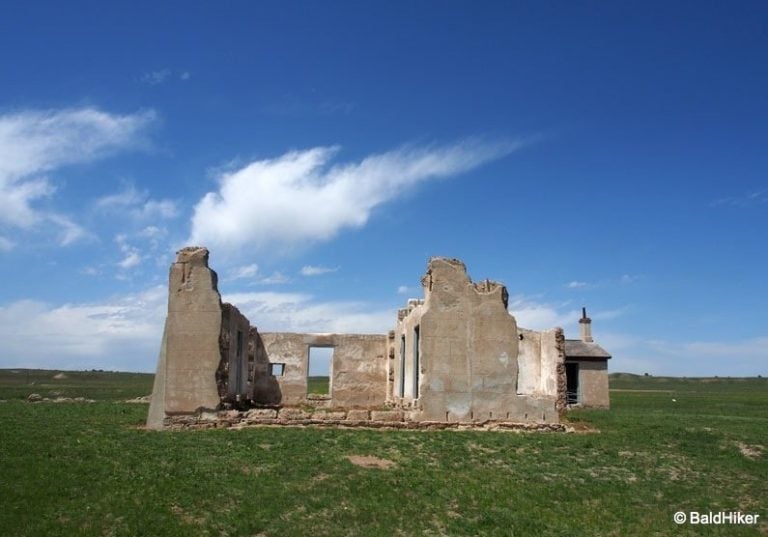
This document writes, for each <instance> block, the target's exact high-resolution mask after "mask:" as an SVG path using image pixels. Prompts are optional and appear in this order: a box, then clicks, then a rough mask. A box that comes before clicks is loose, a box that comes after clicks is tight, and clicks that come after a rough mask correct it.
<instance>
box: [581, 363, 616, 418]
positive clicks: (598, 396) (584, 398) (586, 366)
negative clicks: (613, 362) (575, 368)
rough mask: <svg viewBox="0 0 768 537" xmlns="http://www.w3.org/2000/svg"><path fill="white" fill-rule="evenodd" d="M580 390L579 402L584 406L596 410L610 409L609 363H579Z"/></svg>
mask: <svg viewBox="0 0 768 537" xmlns="http://www.w3.org/2000/svg"><path fill="white" fill-rule="evenodd" d="M579 390H580V391H581V400H580V401H579V402H580V403H581V404H582V405H584V406H589V407H596V408H608V407H610V404H611V402H610V395H609V391H608V363H607V361H605V360H594V361H593V360H580V361H579Z"/></svg>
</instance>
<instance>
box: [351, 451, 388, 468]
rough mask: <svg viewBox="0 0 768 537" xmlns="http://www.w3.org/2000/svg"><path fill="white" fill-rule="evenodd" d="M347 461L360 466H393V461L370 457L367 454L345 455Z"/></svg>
mask: <svg viewBox="0 0 768 537" xmlns="http://www.w3.org/2000/svg"><path fill="white" fill-rule="evenodd" d="M346 458H347V459H348V460H349V462H351V463H352V464H354V465H356V466H362V467H363V468H382V469H384V470H386V469H387V468H389V467H391V466H394V464H395V463H394V462H393V461H390V460H387V459H380V458H378V457H372V456H369V455H347V457H346Z"/></svg>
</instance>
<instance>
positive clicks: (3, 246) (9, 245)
mask: <svg viewBox="0 0 768 537" xmlns="http://www.w3.org/2000/svg"><path fill="white" fill-rule="evenodd" d="M15 247H16V243H15V242H13V241H12V240H10V239H6V238H5V237H3V236H2V235H0V252H10V251H11V250H13V249H14V248H15Z"/></svg>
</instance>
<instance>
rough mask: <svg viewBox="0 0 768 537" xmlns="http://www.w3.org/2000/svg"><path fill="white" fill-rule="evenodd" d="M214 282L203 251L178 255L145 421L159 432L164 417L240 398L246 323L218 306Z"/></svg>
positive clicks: (191, 250) (234, 311)
mask: <svg viewBox="0 0 768 537" xmlns="http://www.w3.org/2000/svg"><path fill="white" fill-rule="evenodd" d="M217 283H218V278H217V276H216V273H215V272H214V271H212V270H211V269H210V268H208V250H207V249H205V248H200V247H187V248H183V249H182V250H179V252H177V257H176V261H175V262H174V263H173V264H172V265H171V269H170V274H169V279H168V315H167V317H166V320H165V329H164V331H163V340H162V343H161V345H160V353H159V357H158V365H157V373H156V375H155V384H154V387H153V390H152V401H151V403H150V409H149V416H148V418H147V426H148V427H150V428H162V426H163V421H164V419H165V418H166V417H167V416H172V415H176V414H193V413H195V412H198V411H200V410H203V409H205V410H214V409H217V408H219V407H220V405H221V404H222V402H223V401H225V400H228V399H231V398H233V397H236V396H237V394H238V393H244V387H245V386H246V384H247V379H246V381H245V382H243V380H242V377H238V376H237V374H238V373H237V372H238V369H239V370H240V371H242V367H243V366H242V362H244V361H247V356H245V354H244V352H243V351H242V350H241V349H242V348H243V347H244V346H245V345H246V344H247V340H244V339H243V337H247V335H248V333H249V327H248V321H247V319H245V317H243V316H242V315H241V314H240V312H239V311H237V308H234V307H232V306H230V305H229V304H226V305H223V304H222V302H221V296H220V295H219V291H218V288H217ZM238 334H245V336H238ZM238 337H240V339H241V343H242V344H243V345H242V346H241V347H240V348H238ZM239 349H240V352H238V351H239ZM238 363H240V364H241V365H238ZM245 367H246V368H247V366H245Z"/></svg>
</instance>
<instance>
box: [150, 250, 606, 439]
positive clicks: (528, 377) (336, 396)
mask: <svg viewBox="0 0 768 537" xmlns="http://www.w3.org/2000/svg"><path fill="white" fill-rule="evenodd" d="M421 284H422V287H423V289H424V298H423V299H419V300H409V301H408V305H407V307H406V308H404V309H401V310H400V311H399V312H398V314H397V319H395V326H394V330H391V331H390V332H389V333H388V334H300V333H287V332H259V331H258V330H257V329H256V327H254V326H251V324H250V322H249V320H248V319H247V318H246V317H245V316H244V315H242V314H241V313H240V311H239V310H238V309H237V308H236V307H235V306H233V305H231V304H227V303H222V302H221V296H220V295H219V292H218V289H217V277H216V273H215V272H214V271H213V270H211V269H210V268H209V267H208V250H207V249H205V248H197V247H188V248H184V249H182V250H181V251H179V252H178V256H177V259H176V262H175V263H173V265H171V270H170V278H169V296H168V316H167V318H166V322H165V329H164V332H163V340H162V344H161V348H160V355H159V359H158V366H157V375H156V377H155V385H154V389H153V392H152V402H151V405H150V410H149V416H148V419H147V425H148V426H149V427H151V428H163V427H167V426H174V425H177V424H179V423H187V424H188V423H193V424H197V423H202V422H214V421H216V420H217V419H220V418H221V416H222V415H224V416H228V417H229V418H230V419H243V420H245V421H247V422H249V423H250V422H256V423H258V422H263V423H290V422H301V423H324V422H335V423H342V424H359V425H366V424H369V425H373V424H376V423H382V422H386V423H388V424H389V425H392V426H394V425H396V424H397V425H398V426H402V427H406V426H407V427H411V426H414V427H418V426H420V425H425V426H428V425H430V424H431V425H434V424H462V426H463V425H466V426H471V425H473V424H486V425H487V424H534V425H535V424H539V425H541V424H544V425H552V424H557V423H559V414H560V412H561V411H563V410H564V409H565V408H566V407H567V406H568V405H573V404H580V405H584V406H600V407H607V406H608V404H609V400H608V376H607V360H608V359H609V358H610V355H608V353H607V352H605V350H603V349H602V348H601V347H600V346H599V345H597V344H596V343H594V341H593V340H592V336H591V326H590V323H591V321H590V319H589V318H587V316H586V311H584V312H583V317H582V319H581V321H580V325H581V329H582V334H581V336H582V337H581V339H580V340H566V339H565V338H564V336H563V331H562V329H560V328H553V329H551V330H545V331H541V332H538V331H533V330H526V329H524V328H520V327H518V326H517V323H516V321H515V318H514V317H513V316H512V315H511V314H510V313H509V312H508V311H507V299H508V294H507V290H506V288H505V287H504V286H503V285H501V284H500V283H497V282H494V281H490V280H484V281H481V282H477V283H473V282H472V281H471V280H470V278H469V276H468V275H467V270H466V267H465V266H464V264H463V263H462V262H461V261H458V260H456V259H447V258H440V257H438V258H432V259H431V260H430V261H429V265H428V267H427V272H426V274H425V275H424V277H423V278H422V280H421ZM317 347H331V348H332V349H333V357H332V364H331V368H330V370H331V372H330V381H329V383H328V384H329V385H328V389H327V392H328V393H322V394H315V393H311V390H309V389H308V388H309V382H308V378H309V355H310V351H311V349H313V348H317ZM234 415H236V416H238V417H235V418H233V416H234Z"/></svg>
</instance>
